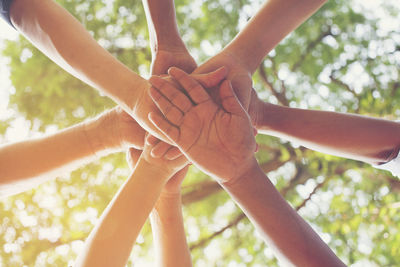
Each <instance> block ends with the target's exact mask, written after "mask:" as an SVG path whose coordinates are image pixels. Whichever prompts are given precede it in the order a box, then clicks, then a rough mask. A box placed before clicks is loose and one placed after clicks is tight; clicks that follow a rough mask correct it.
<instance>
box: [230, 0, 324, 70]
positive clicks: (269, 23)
mask: <svg viewBox="0 0 400 267" xmlns="http://www.w3.org/2000/svg"><path fill="white" fill-rule="evenodd" d="M326 1H327V0H283V1H282V0H269V1H266V2H265V3H264V4H263V6H262V7H261V9H260V10H259V11H258V12H257V14H256V15H255V16H254V17H253V18H251V20H250V21H249V22H248V23H247V25H246V26H245V28H244V29H243V30H242V31H241V32H240V33H239V34H238V35H237V36H236V37H235V39H234V40H233V41H232V42H231V43H230V44H229V45H228V46H227V47H226V48H225V50H227V51H229V52H230V53H231V54H233V55H234V56H235V58H238V59H239V61H240V62H242V63H243V64H244V65H245V66H246V68H247V70H248V71H249V72H250V73H254V71H255V70H256V69H257V67H258V65H260V63H261V61H262V60H263V58H264V57H265V56H266V55H267V54H268V53H269V52H270V51H271V50H272V49H273V48H274V47H275V46H276V45H277V44H278V43H279V42H280V41H281V40H282V39H283V38H284V37H285V36H286V35H287V34H289V33H290V32H291V31H293V30H294V29H296V28H297V27H298V26H299V25H300V24H301V23H302V22H303V21H305V20H306V19H307V18H308V17H310V16H311V15H312V14H313V13H314V12H315V11H317V10H318V9H319V8H320V7H321V6H322V4H323V3H325V2H326Z"/></svg>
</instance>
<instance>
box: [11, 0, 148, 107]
mask: <svg viewBox="0 0 400 267" xmlns="http://www.w3.org/2000/svg"><path fill="white" fill-rule="evenodd" d="M10 16H11V21H12V22H13V24H14V26H15V27H16V28H17V29H18V30H19V31H20V32H21V33H22V34H23V35H24V36H26V37H27V38H28V39H29V40H30V41H31V42H32V43H33V44H34V45H35V46H36V47H37V48H38V49H40V50H41V51H42V52H43V53H44V54H45V55H47V56H48V57H49V58H50V59H52V60H53V61H54V62H56V63H57V64H58V65H60V66H61V67H62V68H63V69H65V70H66V71H68V72H69V73H71V74H72V75H74V76H76V77H77V78H79V79H80V80H82V81H84V82H86V83H88V84H89V85H91V86H93V87H94V88H96V89H97V90H99V91H100V92H102V93H104V94H106V95H107V96H109V97H111V98H112V99H113V100H115V101H116V102H117V103H118V104H121V105H122V106H123V107H124V108H125V110H130V109H132V105H134V104H135V101H136V99H137V98H138V95H139V93H140V91H143V90H145V88H146V80H144V79H143V78H141V77H140V76H139V75H137V74H136V73H134V72H133V71H131V70H130V69H128V68H127V67H126V66H124V65H123V64H122V63H121V62H119V61H118V60H117V59H115V58H114V57H113V56H112V55H111V54H110V53H108V52H107V51H106V50H105V49H103V48H102V47H101V46H100V45H99V44H98V43H97V42H96V41H95V40H94V39H93V37H92V36H91V35H90V34H89V32H87V31H86V30H85V28H84V27H83V26H82V25H81V24H80V23H79V22H78V21H77V20H76V19H75V18H74V17H73V16H72V15H71V14H69V13H68V11H66V10H65V9H64V8H63V7H61V6H60V5H59V4H57V3H56V2H54V1H53V0H14V2H13V4H12V6H11V10H10Z"/></svg>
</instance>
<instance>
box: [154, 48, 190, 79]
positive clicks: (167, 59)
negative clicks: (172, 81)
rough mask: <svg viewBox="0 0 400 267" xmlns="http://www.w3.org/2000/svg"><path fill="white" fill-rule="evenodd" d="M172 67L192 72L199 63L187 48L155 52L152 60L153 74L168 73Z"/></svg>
mask: <svg viewBox="0 0 400 267" xmlns="http://www.w3.org/2000/svg"><path fill="white" fill-rule="evenodd" d="M170 67H178V68H181V69H183V70H184V71H186V72H187V73H192V72H193V71H194V70H195V69H196V67H197V64H196V61H194V59H193V57H192V56H191V55H190V54H189V52H188V51H187V50H186V48H182V49H179V50H177V51H173V50H158V51H157V52H154V55H153V59H152V62H151V74H153V75H161V74H167V71H168V69H169V68H170Z"/></svg>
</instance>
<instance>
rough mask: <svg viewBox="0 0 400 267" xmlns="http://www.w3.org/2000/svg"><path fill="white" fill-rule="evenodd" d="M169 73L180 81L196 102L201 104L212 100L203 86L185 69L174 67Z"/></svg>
mask: <svg viewBox="0 0 400 267" xmlns="http://www.w3.org/2000/svg"><path fill="white" fill-rule="evenodd" d="M168 74H169V75H171V76H172V77H173V78H175V79H176V80H177V81H178V82H179V84H180V85H181V86H182V87H183V88H184V89H185V91H186V92H187V93H188V95H189V96H190V98H191V99H192V100H193V102H194V103H196V104H199V103H202V102H206V101H208V100H211V98H210V96H209V95H208V94H207V92H206V90H205V89H204V88H203V86H202V85H201V84H200V83H199V82H197V81H196V80H195V79H193V78H192V77H190V75H189V74H187V73H186V72H184V71H183V70H181V69H178V68H175V67H172V68H170V69H169V70H168Z"/></svg>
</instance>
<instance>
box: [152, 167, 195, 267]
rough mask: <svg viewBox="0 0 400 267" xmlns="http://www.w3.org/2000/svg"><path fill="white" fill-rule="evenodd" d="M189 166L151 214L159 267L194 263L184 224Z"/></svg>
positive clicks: (170, 184) (172, 181)
mask: <svg viewBox="0 0 400 267" xmlns="http://www.w3.org/2000/svg"><path fill="white" fill-rule="evenodd" d="M186 173H187V167H186V168H185V169H183V170H181V171H180V172H178V173H177V174H175V176H174V177H172V178H171V179H170V180H169V181H168V182H167V184H166V185H165V186H164V188H163V190H162V192H161V195H160V197H159V198H158V200H157V203H156V205H155V206H154V209H153V211H152V213H151V215H150V222H151V228H152V230H153V240H154V246H155V251H156V262H157V266H159V267H169V266H171V267H190V266H192V260H191V256H190V251H189V247H188V245H187V242H186V235H185V227H184V225H183V216H182V201H181V190H180V188H181V183H182V181H183V179H184V178H185V175H186Z"/></svg>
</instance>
